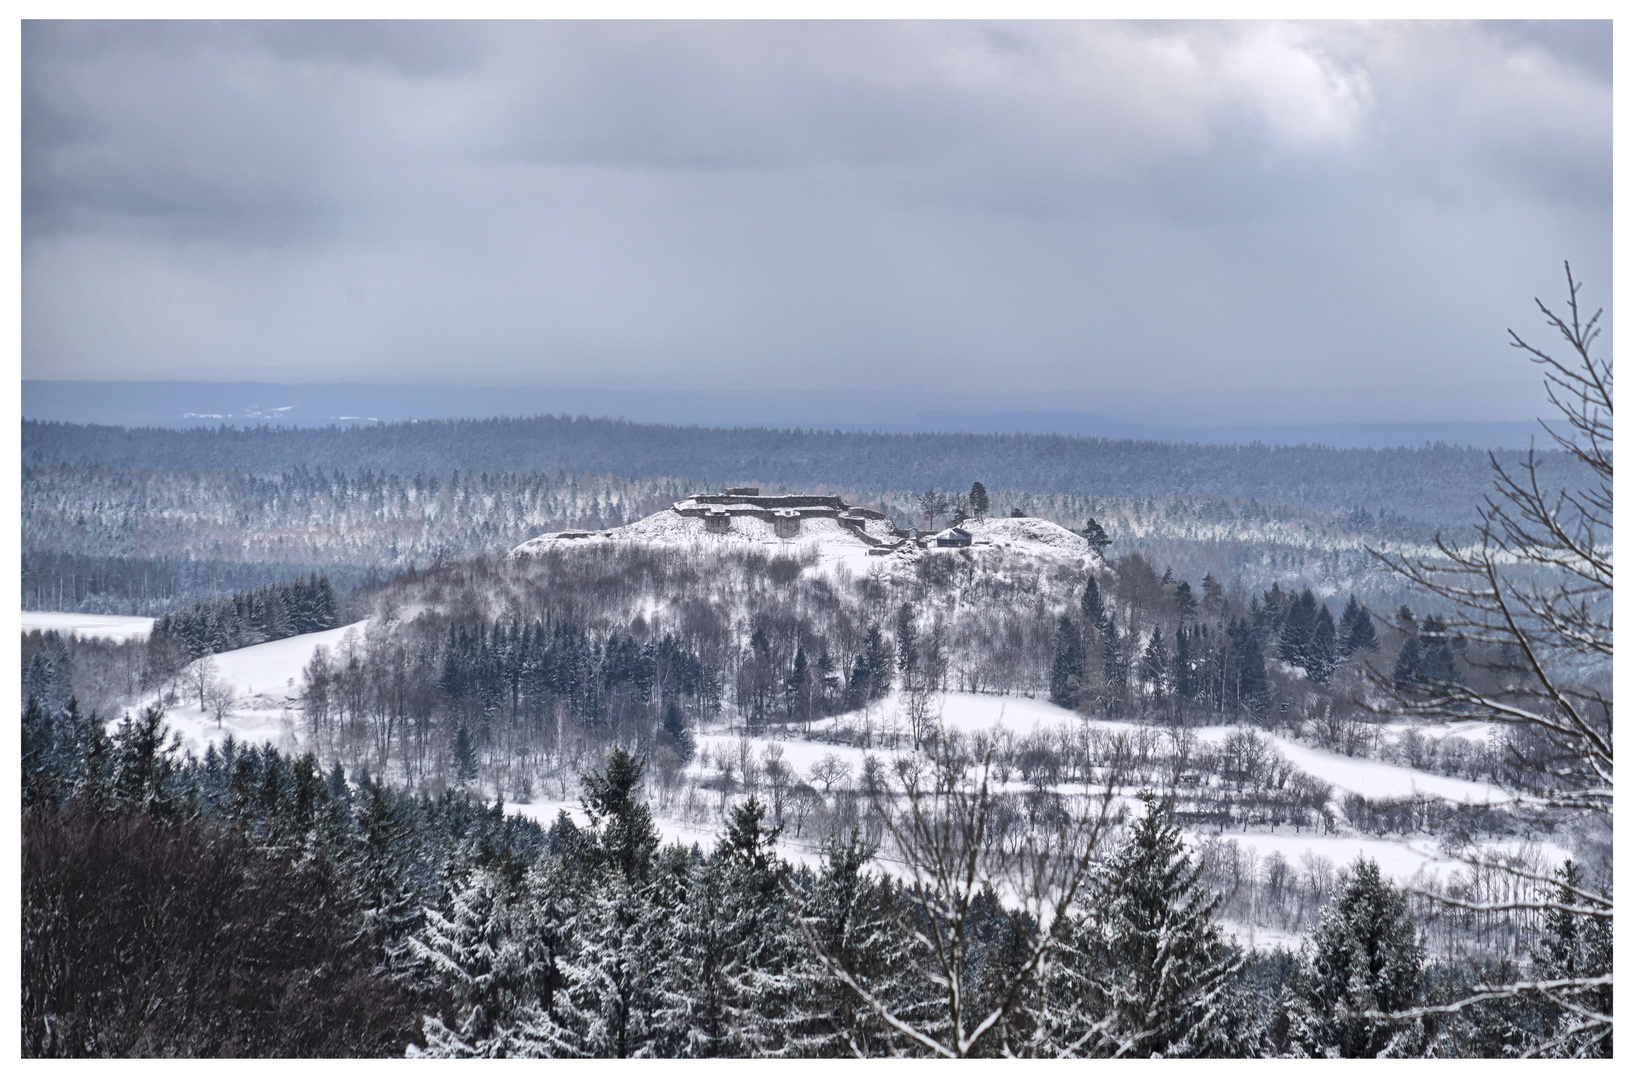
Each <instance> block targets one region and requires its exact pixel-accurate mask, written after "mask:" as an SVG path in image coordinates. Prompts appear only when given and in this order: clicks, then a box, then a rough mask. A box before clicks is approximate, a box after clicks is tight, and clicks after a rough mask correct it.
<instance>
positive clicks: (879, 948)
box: [802, 832, 940, 1057]
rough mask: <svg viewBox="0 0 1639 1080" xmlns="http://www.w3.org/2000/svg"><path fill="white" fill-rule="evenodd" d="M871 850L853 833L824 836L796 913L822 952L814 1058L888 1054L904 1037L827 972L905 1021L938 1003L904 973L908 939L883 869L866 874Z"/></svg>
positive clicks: (922, 1020) (921, 1019)
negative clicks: (895, 917) (810, 884)
mask: <svg viewBox="0 0 1639 1080" xmlns="http://www.w3.org/2000/svg"><path fill="white" fill-rule="evenodd" d="M873 854H874V852H873V850H872V849H871V848H870V847H868V846H866V845H865V844H864V843H863V842H862V841H861V840H860V838H859V834H858V832H855V833H853V834H852V835H851V836H850V837H849V838H848V839H846V840H842V839H838V838H837V837H835V836H833V837H829V838H827V839H826V841H825V844H824V846H823V847H822V848H821V857H822V863H821V868H820V872H819V878H818V880H817V881H816V882H815V883H814V887H813V890H812V892H811V893H810V894H809V896H808V898H807V902H806V905H805V908H804V911H803V914H802V918H803V919H804V921H805V923H806V928H807V935H808V940H809V943H810V946H811V948H810V951H816V950H817V952H818V953H819V954H820V955H823V956H824V957H826V958H827V962H828V964H829V965H832V966H825V965H823V964H822V965H821V969H820V973H819V974H818V975H817V977H816V979H815V982H814V986H813V989H812V994H813V1001H812V1004H811V1006H810V1013H811V1015H813V1016H815V1017H817V1018H819V1019H820V1020H821V1023H820V1024H819V1025H817V1027H818V1033H819V1035H820V1038H819V1040H818V1045H817V1046H815V1048H814V1049H815V1053H816V1055H818V1056H827V1057H844V1056H854V1057H892V1056H899V1055H901V1054H904V1053H905V1052H906V1051H907V1050H908V1049H910V1047H909V1046H908V1045H907V1043H908V1040H906V1039H905V1038H904V1036H902V1035H900V1034H898V1033H897V1032H896V1031H894V1029H893V1028H891V1027H889V1026H888V1025H887V1024H886V1023H884V1022H883V1021H882V1018H881V1016H880V1015H879V1014H878V1013H877V1012H876V1010H874V1009H872V1008H871V1007H870V1006H869V1005H867V1004H866V1003H865V1002H864V1001H863V1000H862V999H861V998H860V996H859V994H858V993H856V992H855V991H854V990H853V989H851V988H850V987H849V986H848V985H847V983H846V982H845V981H844V980H843V979H842V978H840V977H838V975H836V974H834V973H833V972H834V971H840V972H842V973H845V974H846V975H847V976H848V977H849V978H851V979H852V980H853V981H854V982H855V983H856V984H858V985H860V986H863V987H866V988H868V989H869V991H870V993H871V994H872V996H873V997H875V998H876V999H877V1000H878V1001H880V1002H882V1003H884V1004H885V1005H887V1006H888V1008H890V1009H891V1010H892V1011H893V1013H894V1015H896V1016H898V1017H900V1018H901V1019H903V1020H905V1021H907V1022H909V1023H912V1024H922V1025H926V1024H930V1023H933V1022H935V1021H936V1018H937V1016H938V1015H939V1005H940V1002H938V1001H937V1000H935V999H933V998H932V997H931V993H930V991H929V990H928V989H927V988H926V986H925V984H923V985H918V981H917V980H915V979H914V977H913V976H912V975H911V972H912V970H913V967H912V964H911V962H910V958H909V956H908V955H907V942H906V940H905V937H904V935H903V934H901V933H899V932H898V930H897V928H896V927H895V925H894V922H893V916H892V905H893V903H894V895H895V894H894V886H893V884H892V883H891V882H890V881H889V880H888V879H887V877H886V876H885V875H878V876H877V877H875V878H874V879H873V878H872V876H871V875H870V873H869V872H868V870H869V867H870V863H871V858H872V855H873Z"/></svg>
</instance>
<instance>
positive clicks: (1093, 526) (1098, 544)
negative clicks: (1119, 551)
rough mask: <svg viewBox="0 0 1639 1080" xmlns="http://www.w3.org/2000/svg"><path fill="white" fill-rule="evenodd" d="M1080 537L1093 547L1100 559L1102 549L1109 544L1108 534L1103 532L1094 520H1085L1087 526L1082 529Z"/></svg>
mask: <svg viewBox="0 0 1639 1080" xmlns="http://www.w3.org/2000/svg"><path fill="white" fill-rule="evenodd" d="M1081 535H1082V536H1084V537H1086V538H1087V542H1088V543H1089V544H1091V545H1092V546H1093V550H1094V551H1096V552H1098V554H1099V556H1100V557H1102V556H1103V555H1104V549H1105V548H1107V547H1109V546H1110V544H1111V540H1110V536H1109V534H1108V533H1106V532H1105V531H1104V526H1102V525H1100V524H1099V523H1098V520H1097V519H1096V518H1088V519H1087V524H1086V525H1085V526H1083V527H1082V530H1081Z"/></svg>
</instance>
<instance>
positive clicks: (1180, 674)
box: [1172, 626, 1196, 705]
mask: <svg viewBox="0 0 1639 1080" xmlns="http://www.w3.org/2000/svg"><path fill="white" fill-rule="evenodd" d="M1189 640H1190V635H1189V634H1187V633H1185V632H1184V628H1183V627H1182V626H1180V627H1179V628H1178V629H1177V631H1176V632H1175V633H1174V634H1173V646H1172V692H1173V694H1175V695H1176V696H1177V698H1178V702H1179V704H1181V705H1187V704H1189V703H1190V702H1192V701H1194V700H1195V693H1196V686H1195V661H1194V658H1193V657H1192V656H1191V655H1190V645H1189Z"/></svg>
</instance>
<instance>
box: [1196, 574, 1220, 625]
mask: <svg viewBox="0 0 1639 1080" xmlns="http://www.w3.org/2000/svg"><path fill="white" fill-rule="evenodd" d="M1201 606H1202V607H1203V608H1205V609H1206V611H1207V613H1208V614H1211V613H1212V612H1214V611H1216V612H1217V613H1219V614H1220V615H1221V614H1223V610H1224V587H1223V586H1222V585H1221V584H1219V583H1218V581H1217V579H1216V578H1214V577H1213V576H1212V574H1211V572H1210V571H1208V573H1207V575H1206V577H1204V578H1202V579H1201Z"/></svg>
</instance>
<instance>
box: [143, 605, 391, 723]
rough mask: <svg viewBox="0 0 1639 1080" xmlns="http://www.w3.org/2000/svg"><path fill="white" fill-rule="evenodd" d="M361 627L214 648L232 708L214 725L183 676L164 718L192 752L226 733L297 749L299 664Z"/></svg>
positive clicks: (360, 624)
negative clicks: (231, 696) (223, 649)
mask: <svg viewBox="0 0 1639 1080" xmlns="http://www.w3.org/2000/svg"><path fill="white" fill-rule="evenodd" d="M364 627H365V623H364V622H356V623H352V624H350V625H348V626H339V627H337V628H336V629H334V630H320V631H319V632H318V633H314V634H298V635H297V636H296V637H288V638H283V639H281V640H279V641H268V642H264V643H263V644H261V645H252V646H250V647H249V648H245V649H235V650H233V651H232V652H225V653H217V654H216V655H215V656H213V657H211V658H210V660H209V662H210V663H211V664H212V665H214V667H215V674H216V678H217V679H218V680H219V681H221V682H224V683H227V684H228V685H230V686H232V687H233V688H234V697H235V699H236V700H235V704H234V706H233V708H231V709H230V710H229V711H228V712H227V713H226V714H224V715H223V717H222V722H221V723H220V724H218V723H217V721H216V718H215V717H214V716H213V715H211V713H210V712H209V710H201V709H200V708H199V698H198V696H197V694H194V695H192V696H190V694H189V692H188V689H187V676H186V675H185V676H184V678H183V682H182V686H181V687H180V688H179V689H180V694H179V697H178V699H177V702H176V704H174V705H172V706H171V707H170V708H169V709H167V710H166V713H165V719H166V722H167V723H169V724H170V725H171V727H172V728H173V729H174V730H175V731H177V732H178V733H179V734H180V735H181V736H182V745H183V747H184V748H185V749H188V750H192V751H193V752H194V753H196V754H202V753H204V752H205V748H206V747H207V746H210V745H211V744H213V743H219V742H221V741H222V740H223V739H225V738H226V737H227V736H229V735H232V736H233V737H234V739H235V741H238V742H249V743H263V742H271V743H273V744H274V745H275V746H277V747H279V748H280V749H281V750H286V751H294V750H298V749H300V748H301V745H302V723H301V712H300V710H299V709H298V707H297V699H296V695H297V694H298V693H299V691H300V688H301V681H302V669H303V668H304V667H306V666H307V662H308V661H309V660H311V659H312V658H313V650H314V649H316V648H319V647H320V646H323V647H324V648H327V649H335V648H336V647H337V646H338V645H340V644H341V642H342V639H344V638H345V637H347V635H348V634H354V635H356V636H358V637H360V638H362V637H363V635H364ZM196 663H197V662H196ZM191 670H192V668H190V671H191Z"/></svg>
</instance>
